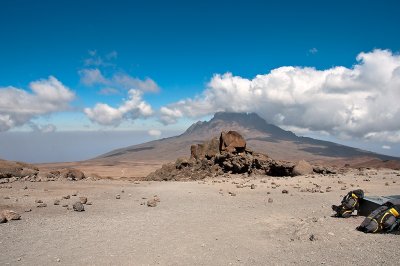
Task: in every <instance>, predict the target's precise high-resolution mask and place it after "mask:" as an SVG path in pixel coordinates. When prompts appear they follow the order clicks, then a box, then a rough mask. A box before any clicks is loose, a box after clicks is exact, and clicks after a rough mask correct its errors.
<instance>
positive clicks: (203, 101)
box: [160, 50, 400, 142]
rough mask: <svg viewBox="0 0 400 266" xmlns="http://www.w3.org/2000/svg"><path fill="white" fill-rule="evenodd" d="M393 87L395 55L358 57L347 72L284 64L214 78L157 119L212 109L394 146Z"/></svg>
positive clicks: (397, 84)
mask: <svg viewBox="0 0 400 266" xmlns="http://www.w3.org/2000/svg"><path fill="white" fill-rule="evenodd" d="M399 88H400V56H399V55H397V54H393V53H392V52H391V51H389V50H374V51H372V52H369V53H360V54H359V55H358V56H357V64H355V65H354V66H353V67H352V68H346V67H341V66H338V67H332V68H330V69H327V70H316V69H315V68H309V67H291V66H287V67H280V68H277V69H273V70H272V71H271V72H270V73H268V74H264V75H257V76H256V77H255V78H253V79H246V78H242V77H240V76H234V75H232V74H231V73H225V74H223V75H220V74H217V75H214V77H213V78H212V79H211V81H210V82H209V83H208V87H207V88H206V89H205V90H204V91H203V93H202V94H201V95H199V96H197V97H195V98H191V99H185V100H181V101H179V102H176V103H173V104H170V105H168V106H164V107H162V108H161V109H160V115H161V116H160V120H161V122H163V123H165V124H168V123H175V122H176V121H177V119H179V118H181V117H183V116H187V117H192V118H198V117H201V116H205V115H210V114H213V113H214V112H216V111H234V112H256V113H258V114H259V115H261V116H262V117H264V118H265V119H266V120H267V121H269V122H272V123H275V124H278V125H281V126H292V127H296V128H298V130H305V131H307V130H309V131H312V132H321V131H322V132H328V133H329V134H331V135H335V136H339V137H356V138H372V137H376V136H380V137H385V140H388V141H392V142H398V141H400V137H391V136H400V133H399V132H400V105H399V104H398V103H399V102H400V89H399ZM393 133H394V134H393ZM389 134H392V135H389ZM381 140H382V139H381Z"/></svg>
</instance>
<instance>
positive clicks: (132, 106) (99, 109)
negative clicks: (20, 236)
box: [84, 89, 153, 126]
mask: <svg viewBox="0 0 400 266" xmlns="http://www.w3.org/2000/svg"><path fill="white" fill-rule="evenodd" d="M142 95H143V92H141V91H139V90H134V89H131V90H129V91H128V99H127V100H125V101H123V103H122V104H121V105H120V106H119V107H118V108H114V107H111V106H110V105H108V104H105V103H97V104H96V105H95V106H94V107H93V108H85V109H84V112H85V114H86V115H87V117H88V118H89V119H90V120H91V121H92V122H95V123H97V124H100V125H104V126H118V125H119V124H121V123H122V121H123V120H135V119H137V118H146V117H149V116H151V115H152V114H153V110H152V108H151V106H150V105H149V104H147V103H146V102H145V101H144V100H143V99H142Z"/></svg>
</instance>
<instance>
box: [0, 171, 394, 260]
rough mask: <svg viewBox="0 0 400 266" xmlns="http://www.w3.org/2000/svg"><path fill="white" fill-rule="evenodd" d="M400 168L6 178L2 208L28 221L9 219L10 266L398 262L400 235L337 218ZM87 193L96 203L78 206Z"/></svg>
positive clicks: (5, 254) (6, 251) (0, 238)
mask: <svg viewBox="0 0 400 266" xmlns="http://www.w3.org/2000/svg"><path fill="white" fill-rule="evenodd" d="M399 173H400V172H398V171H393V170H379V171H378V170H364V171H358V170H352V171H350V172H348V173H347V174H345V175H341V174H339V175H331V176H322V175H312V176H311V175H310V176H299V177H293V178H273V177H261V176H260V177H256V178H249V177H242V176H239V177H237V176H236V177H235V176H231V177H225V178H223V179H214V180H213V179H209V180H206V181H204V182H130V181H112V180H100V181H78V182H67V181H65V182H61V181H56V182H36V183H31V182H14V183H10V184H2V185H1V186H0V187H1V188H0V210H2V209H13V210H15V211H17V212H19V213H20V214H21V215H22V218H21V220H18V221H10V222H8V223H5V224H0V245H1V254H0V265H55V264H56V265H156V264H160V265H275V264H279V265H291V264H300V265H321V264H327V265H350V264H353V265H354V264H360V265H383V264H385V265H398V257H397V253H398V247H399V246H400V236H399V235H393V234H385V235H380V234H377V235H371V234H364V233H360V232H358V231H356V230H355V228H356V227H357V226H358V225H359V224H360V223H361V222H362V220H363V217H357V216H354V217H352V218H349V219H337V218H333V217H331V215H332V211H331V207H330V206H331V205H332V204H338V203H340V201H341V198H342V196H344V195H345V194H346V193H347V191H349V190H352V189H356V188H362V189H364V190H365V191H366V194H367V195H393V194H400V176H399ZM394 182H395V183H394ZM274 183H275V184H274ZM386 183H387V185H386ZM251 184H254V185H255V189H251V188H250V186H251ZM242 185H243V186H244V187H243V188H241V186H242ZM10 186H12V188H9V187H10ZM237 186H239V188H238V187H237ZM328 186H330V187H332V191H331V192H325V193H319V192H317V193H312V192H310V191H308V192H302V191H304V190H307V188H308V189H309V190H310V189H312V188H318V187H320V190H322V191H326V187H328ZM344 186H346V187H345V188H344ZM25 187H27V188H26V189H25ZM274 187H275V188H274ZM342 188H343V190H342ZM284 189H286V190H288V192H289V193H288V194H283V193H282V190H284ZM74 192H78V193H77V196H72V194H74ZM229 192H231V194H230V193H229ZM234 194H235V196H233V195H234ZM65 195H70V199H62V196H65ZM117 195H120V199H117V198H116V196H117ZM155 195H157V197H158V198H159V199H160V202H159V203H158V205H157V206H156V207H148V206H147V205H146V202H147V200H150V199H153V198H154V196H155ZM80 196H85V197H87V198H88V202H92V203H93V204H92V205H85V211H84V212H75V211H73V210H72V204H73V203H74V202H76V201H78V200H79V197H80ZM7 197H9V199H7ZM38 199H40V200H42V201H43V202H44V203H47V207H44V208H38V207H36V205H37V203H35V200H38ZM55 199H60V200H61V201H60V205H53V202H54V200H55ZM269 199H272V201H273V202H272V203H271V202H269V201H271V200H269ZM63 204H68V206H69V207H68V208H66V207H62V205H63ZM26 209H31V211H30V212H25V210H26Z"/></svg>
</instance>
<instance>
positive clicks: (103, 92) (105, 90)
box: [99, 88, 121, 95]
mask: <svg viewBox="0 0 400 266" xmlns="http://www.w3.org/2000/svg"><path fill="white" fill-rule="evenodd" d="M120 93H121V92H120V91H119V90H117V89H114V88H102V89H101V90H100V91H99V94H101V95H115V94H120Z"/></svg>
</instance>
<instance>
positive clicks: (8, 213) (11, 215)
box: [0, 210, 21, 221]
mask: <svg viewBox="0 0 400 266" xmlns="http://www.w3.org/2000/svg"><path fill="white" fill-rule="evenodd" d="M0 216H4V217H5V218H6V220H7V221H11V220H20V219H21V215H20V214H18V213H17V212H15V211H13V210H4V211H2V212H1V214H0Z"/></svg>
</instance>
